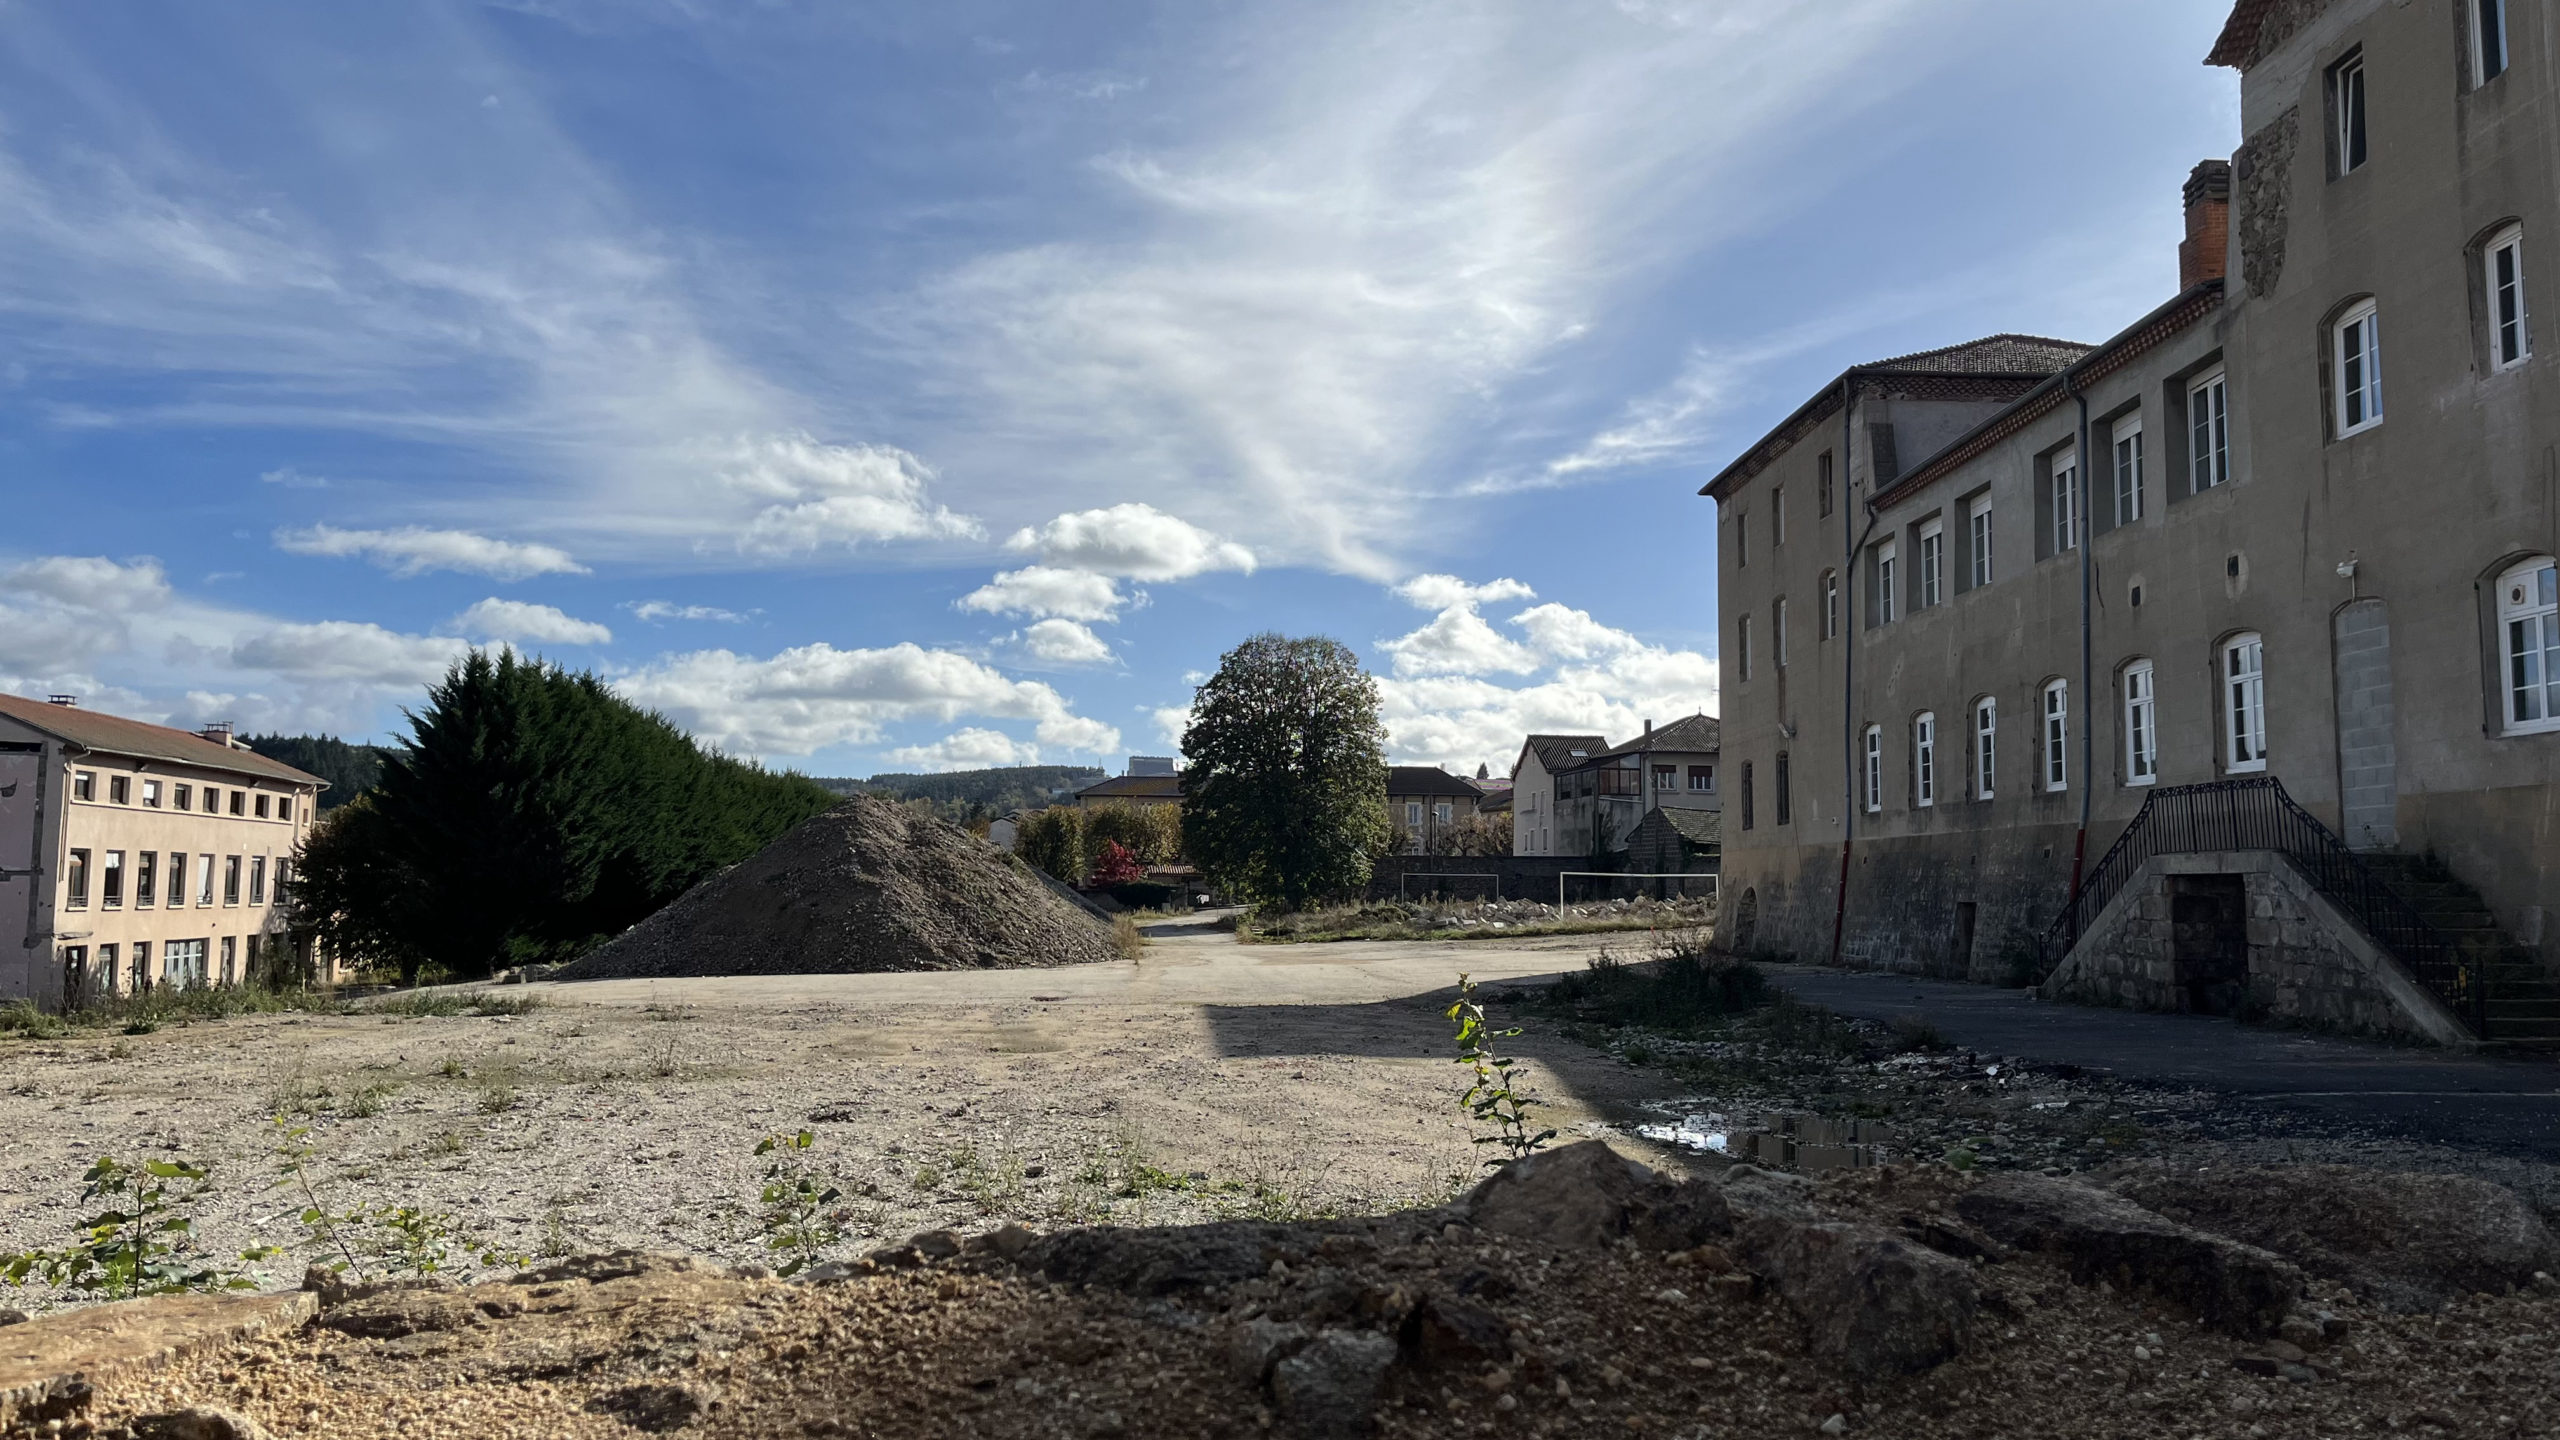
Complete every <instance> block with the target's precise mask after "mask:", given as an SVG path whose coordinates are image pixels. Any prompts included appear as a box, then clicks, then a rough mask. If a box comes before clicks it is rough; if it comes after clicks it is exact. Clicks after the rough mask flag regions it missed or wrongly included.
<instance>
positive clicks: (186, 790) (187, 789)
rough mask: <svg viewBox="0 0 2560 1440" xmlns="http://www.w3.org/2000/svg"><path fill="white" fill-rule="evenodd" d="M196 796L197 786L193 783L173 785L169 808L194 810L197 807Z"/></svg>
mask: <svg viewBox="0 0 2560 1440" xmlns="http://www.w3.org/2000/svg"><path fill="white" fill-rule="evenodd" d="M195 798H196V787H194V786H193V785H178V786H173V787H171V790H170V795H169V808H171V809H173V810H192V809H194V808H195Z"/></svg>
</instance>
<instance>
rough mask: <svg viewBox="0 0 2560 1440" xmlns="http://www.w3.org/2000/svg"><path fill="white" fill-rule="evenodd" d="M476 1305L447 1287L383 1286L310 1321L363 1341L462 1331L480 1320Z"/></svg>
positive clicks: (324, 1312)
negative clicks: (408, 1287) (401, 1287)
mask: <svg viewBox="0 0 2560 1440" xmlns="http://www.w3.org/2000/svg"><path fill="white" fill-rule="evenodd" d="M481 1318H482V1317H481V1314H480V1310H479V1307H478V1306H476V1305H474V1304H473V1303H472V1302H471V1300H470V1298H469V1297H466V1296H464V1295H461V1294H458V1293H456V1292H454V1291H452V1290H450V1289H443V1290H416V1289H405V1288H403V1289H386V1290H380V1291H377V1292H375V1293H372V1294H368V1295H362V1296H359V1297H357V1298H355V1299H352V1300H349V1301H347V1302H346V1303H345V1304H343V1305H339V1306H337V1307H336V1308H334V1309H330V1310H326V1311H323V1312H322V1313H321V1316H320V1318H319V1319H317V1320H315V1321H313V1322H312V1323H313V1324H315V1325H318V1326H320V1327H322V1328H323V1329H328V1330H335V1331H337V1332H338V1333H340V1334H342V1335H354V1336H358V1337H360V1338H362V1339H367V1340H397V1339H400V1338H402V1337H404V1336H409V1335H426V1334H434V1333H438V1332H442V1331H447V1330H463V1329H468V1328H470V1327H471V1326H473V1325H476V1324H478V1323H480V1321H481Z"/></svg>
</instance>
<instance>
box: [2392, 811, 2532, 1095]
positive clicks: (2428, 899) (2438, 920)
mask: <svg viewBox="0 0 2560 1440" xmlns="http://www.w3.org/2000/svg"><path fill="white" fill-rule="evenodd" d="M2362 858H2363V860H2364V863H2365V864H2366V866H2367V867H2368V868H2370V869H2371V870H2372V871H2373V874H2374V878H2376V879H2378V880H2380V881H2381V882H2382V883H2383V884H2384V885H2385V886H2387V887H2389V889H2390V890H2391V891H2392V893H2394V894H2396V895H2398V896H2399V897H2400V898H2402V899H2403V900H2406V901H2408V902H2409V904H2410V905H2411V906H2412V907H2413V908H2415V909H2416V910H2417V911H2418V913H2419V914H2421V915H2424V916H2425V917H2427V919H2428V921H2430V922H2431V923H2432V924H2434V925H2435V927H2436V928H2437V929H2438V930H2441V931H2442V932H2444V935H2445V938H2446V939H2448V940H2451V941H2452V942H2453V943H2454V945H2455V946H2456V947H2458V948H2459V949H2460V950H2461V951H2462V953H2463V955H2464V956H2465V957H2466V958H2467V959H2468V961H2469V963H2470V966H2471V969H2472V971H2473V972H2474V973H2475V974H2478V975H2480V976H2481V977H2482V978H2483V979H2485V980H2486V981H2487V982H2488V987H2489V1005H2488V1009H2489V1025H2488V1033H2487V1034H2486V1035H2484V1036H2482V1037H2481V1039H2482V1040H2483V1041H2485V1042H2486V1043H2488V1044H2490V1045H2493V1046H2496V1047H2499V1048H2501V1049H2513V1050H2527V1051H2535V1052H2540V1053H2546V1054H2552V1055H2560V977H2555V976H2553V974H2552V973H2551V971H2550V970H2549V969H2547V968H2545V967H2544V965H2543V964H2542V962H2541V961H2540V960H2539V959H2537V958H2535V956H2534V953H2533V952H2532V951H2531V950H2528V949H2526V948H2525V947H2524V946H2522V945H2520V944H2518V943H2516V941H2515V938H2514V937H2513V936H2510V935H2509V934H2507V932H2506V931H2505V930H2504V929H2503V928H2501V927H2500V926H2499V924H2498V919H2497V917H2496V916H2495V915H2493V914H2491V913H2490V911H2489V907H2488V905H2487V903H2486V902H2484V901H2482V900H2481V898H2480V892H2479V891H2477V890H2474V889H2472V888H2471V887H2470V886H2468V885H2465V884H2463V883H2462V882H2461V881H2460V880H2458V879H2456V878H2454V875H2453V872H2452V871H2450V870H2448V869H2446V868H2445V866H2444V863H2443V862H2442V861H2439V860H2437V859H2435V858H2434V857H2433V856H2428V855H2400V854H2391V853H2367V854H2365V855H2364V856H2363V857H2362ZM2463 1018H2464V1020H2465V1021H2466V1022H2467V1021H2468V1020H2469V1018H2470V1017H2468V1016H2465V1017H2463Z"/></svg>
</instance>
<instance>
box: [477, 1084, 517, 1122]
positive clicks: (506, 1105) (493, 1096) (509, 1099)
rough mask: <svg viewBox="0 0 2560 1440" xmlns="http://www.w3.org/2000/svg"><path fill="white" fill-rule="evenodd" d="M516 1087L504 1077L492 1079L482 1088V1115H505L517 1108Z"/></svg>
mask: <svg viewBox="0 0 2560 1440" xmlns="http://www.w3.org/2000/svg"><path fill="white" fill-rule="evenodd" d="M516 1099H517V1096H516V1087H515V1085H514V1083H513V1082H511V1081H509V1080H508V1079H506V1078H505V1077H504V1076H499V1077H495V1078H492V1079H491V1080H490V1081H489V1082H488V1083H486V1084H484V1085H482V1086H481V1087H480V1113H481V1114H483V1115H504V1114H506V1113H507V1112H508V1111H510V1110H513V1109H514V1108H516Z"/></svg>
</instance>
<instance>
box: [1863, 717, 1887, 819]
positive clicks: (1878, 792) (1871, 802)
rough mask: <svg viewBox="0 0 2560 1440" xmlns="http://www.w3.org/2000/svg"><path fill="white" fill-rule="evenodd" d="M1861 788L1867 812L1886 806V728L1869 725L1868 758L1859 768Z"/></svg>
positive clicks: (1871, 812) (1873, 812)
mask: <svg viewBox="0 0 2560 1440" xmlns="http://www.w3.org/2000/svg"><path fill="white" fill-rule="evenodd" d="M1858 775H1859V782H1860V783H1859V789H1860V791H1861V793H1862V795H1863V796H1864V798H1865V801H1866V807H1867V813H1868V814H1870V815H1873V814H1875V813H1876V812H1877V811H1879V810H1882V809H1883V808H1884V728H1883V727H1882V726H1879V725H1870V726H1868V727H1867V749H1866V758H1865V760H1864V761H1863V762H1862V763H1861V764H1860V766H1859V768H1858Z"/></svg>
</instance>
